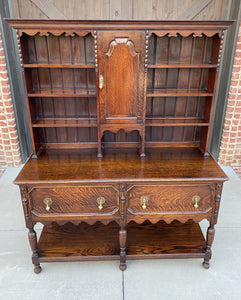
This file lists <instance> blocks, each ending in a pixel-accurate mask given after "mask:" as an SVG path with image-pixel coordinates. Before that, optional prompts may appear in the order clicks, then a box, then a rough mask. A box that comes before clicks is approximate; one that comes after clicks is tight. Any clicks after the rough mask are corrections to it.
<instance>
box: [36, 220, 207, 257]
mask: <svg viewBox="0 0 241 300" xmlns="http://www.w3.org/2000/svg"><path fill="white" fill-rule="evenodd" d="M119 229H120V228H119V225H118V224H117V223H115V222H111V223H109V224H108V225H103V224H102V223H100V222H97V223H95V224H94V225H88V224H86V223H81V224H79V225H73V224H72V223H66V224H65V225H62V226H61V225H57V224H56V223H52V224H51V225H45V226H44V228H43V231H42V234H41V236H40V239H39V242H38V250H39V257H40V262H44V261H45V262H47V261H81V260H112V259H119V253H120V246H119ZM205 246H206V243H205V239H204V237H203V234H202V232H201V229H200V226H199V225H198V223H194V222H192V221H188V222H186V223H184V224H182V223H180V222H178V221H174V222H172V223H171V224H166V223H165V222H163V221H160V222H158V223H156V224H151V223H150V222H148V221H146V222H145V223H143V224H140V225H139V224H136V223H135V222H130V223H129V224H128V225H127V259H139V258H140V259H143V258H187V257H190V258H194V257H196V258H197V257H200V258H202V257H204V255H205V253H204V251H205Z"/></svg>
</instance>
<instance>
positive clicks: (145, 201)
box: [140, 196, 148, 209]
mask: <svg viewBox="0 0 241 300" xmlns="http://www.w3.org/2000/svg"><path fill="white" fill-rule="evenodd" d="M140 201H141V204H142V205H141V206H142V208H143V209H146V204H147V202H148V198H147V197H146V196H142V197H141V198H140Z"/></svg>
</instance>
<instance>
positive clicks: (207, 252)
mask: <svg viewBox="0 0 241 300" xmlns="http://www.w3.org/2000/svg"><path fill="white" fill-rule="evenodd" d="M214 235H215V229H214V225H210V226H209V227H208V230H207V238H206V250H205V257H204V262H203V267H204V268H205V269H208V268H209V266H210V265H209V260H210V259H211V257H212V250H211V246H212V243H213V240H214Z"/></svg>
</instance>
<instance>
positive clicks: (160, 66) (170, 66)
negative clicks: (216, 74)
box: [148, 62, 217, 69]
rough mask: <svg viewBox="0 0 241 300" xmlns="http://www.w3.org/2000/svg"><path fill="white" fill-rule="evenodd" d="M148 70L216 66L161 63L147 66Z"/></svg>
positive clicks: (212, 65) (209, 65)
mask: <svg viewBox="0 0 241 300" xmlns="http://www.w3.org/2000/svg"><path fill="white" fill-rule="evenodd" d="M148 68H149V69H176V68H187V69H194V68H197V69H199V68H203V69H204V68H217V65H216V64H208V63H206V64H205V63H193V64H192V63H188V62H187V63H184V62H171V63H167V62H163V63H155V64H149V65H148Z"/></svg>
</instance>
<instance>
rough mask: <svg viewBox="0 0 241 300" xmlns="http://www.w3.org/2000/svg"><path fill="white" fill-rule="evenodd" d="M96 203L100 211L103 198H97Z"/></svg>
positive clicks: (103, 201)
mask: <svg viewBox="0 0 241 300" xmlns="http://www.w3.org/2000/svg"><path fill="white" fill-rule="evenodd" d="M96 201H97V203H98V204H99V206H98V208H99V210H102V208H103V204H104V203H105V198H104V197H99V198H97V200H96Z"/></svg>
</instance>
